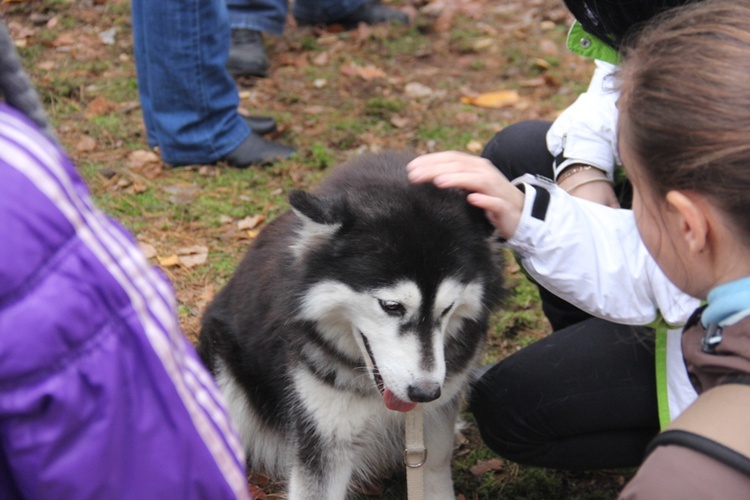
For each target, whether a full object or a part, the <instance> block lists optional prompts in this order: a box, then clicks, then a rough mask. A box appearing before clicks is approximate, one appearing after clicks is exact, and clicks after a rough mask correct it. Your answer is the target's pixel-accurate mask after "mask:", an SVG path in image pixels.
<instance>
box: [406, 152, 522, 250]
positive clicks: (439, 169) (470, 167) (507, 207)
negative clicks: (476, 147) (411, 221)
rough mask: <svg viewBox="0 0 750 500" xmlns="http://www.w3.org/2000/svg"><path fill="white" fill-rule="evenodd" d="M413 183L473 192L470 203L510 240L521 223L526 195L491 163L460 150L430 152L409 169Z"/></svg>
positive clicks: (500, 233) (468, 197) (419, 158)
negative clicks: (428, 183) (431, 184)
mask: <svg viewBox="0 0 750 500" xmlns="http://www.w3.org/2000/svg"><path fill="white" fill-rule="evenodd" d="M406 169H407V172H408V176H409V182H411V183H413V184H419V183H423V182H432V183H433V184H435V186H437V187H439V188H441V189H445V188H461V189H464V190H466V191H469V194H468V196H467V197H466V199H467V201H468V202H469V203H470V204H472V205H474V206H475V207H478V208H481V209H482V210H484V211H485V213H486V214H487V218H488V219H489V221H490V223H492V225H493V226H495V229H497V231H498V234H499V236H500V237H502V238H504V239H509V238H510V237H512V236H513V234H514V233H515V232H516V228H518V223H519V222H520V220H521V212H522V210H523V202H524V194H523V193H522V192H521V191H520V190H519V189H518V188H517V187H515V186H514V185H513V184H511V183H510V182H509V181H508V179H507V177H505V176H504V175H503V174H502V173H500V171H499V170H498V169H497V167H495V166H494V165H493V164H492V163H490V161H489V160H486V159H484V158H480V157H478V156H472V155H469V154H466V153H459V152H457V151H447V152H442V153H430V154H426V155H422V156H419V157H417V158H415V159H414V160H412V161H411V162H410V163H409V164H408V165H407V167H406Z"/></svg>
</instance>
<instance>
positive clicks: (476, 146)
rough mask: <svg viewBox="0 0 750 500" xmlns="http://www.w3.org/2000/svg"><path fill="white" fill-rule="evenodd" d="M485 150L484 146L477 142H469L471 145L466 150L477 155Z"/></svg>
mask: <svg viewBox="0 0 750 500" xmlns="http://www.w3.org/2000/svg"><path fill="white" fill-rule="evenodd" d="M483 148H484V145H483V144H482V143H481V142H479V141H477V140H472V141H469V143H468V144H467V145H466V150H467V151H468V152H469V153H475V154H478V153H481V152H482V149H483Z"/></svg>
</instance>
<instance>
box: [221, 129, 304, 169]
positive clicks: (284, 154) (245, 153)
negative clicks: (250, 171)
mask: <svg viewBox="0 0 750 500" xmlns="http://www.w3.org/2000/svg"><path fill="white" fill-rule="evenodd" d="M292 154H294V148H293V147H291V146H284V145H283V144H278V143H276V142H273V141H269V140H267V139H264V138H262V137H261V136H259V135H258V134H256V133H251V134H250V135H248V136H247V139H245V140H244V141H242V143H241V144H240V145H239V146H237V147H236V148H235V149H234V150H233V151H232V152H230V153H229V154H227V155H224V157H222V158H221V161H225V162H227V163H228V164H229V166H231V167H236V168H247V167H249V166H251V165H266V164H269V163H273V162H274V161H276V160H285V159H287V158H289V157H290V156H292Z"/></svg>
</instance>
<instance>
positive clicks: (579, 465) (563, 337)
mask: <svg viewBox="0 0 750 500" xmlns="http://www.w3.org/2000/svg"><path fill="white" fill-rule="evenodd" d="M549 126H550V123H549V122H541V121H534V122H521V123H518V124H516V125H513V126H511V127H508V128H506V129H504V130H503V131H502V132H500V133H498V134H497V135H496V136H495V137H494V138H493V139H492V140H491V141H490V142H489V143H488V144H487V146H486V147H485V150H484V152H483V153H482V156H484V157H486V158H488V159H490V161H492V162H493V163H494V164H495V165H496V166H497V167H498V168H499V169H500V170H501V171H502V172H503V173H504V174H505V175H506V176H507V177H509V178H515V177H518V176H520V175H522V174H524V173H527V172H528V173H533V174H537V175H543V176H546V177H552V156H551V155H550V153H549V152H548V151H547V148H546V142H545V135H546V132H547V130H548V129H549ZM540 294H541V298H542V307H543V309H544V313H545V315H546V316H547V318H548V319H549V320H550V323H551V324H552V326H553V329H554V330H555V331H554V333H552V334H551V335H549V336H548V337H546V338H544V339H542V340H539V341H538V342H536V343H534V344H532V345H530V346H528V347H526V348H524V349H522V350H520V351H518V352H517V353H515V354H513V355H511V356H509V357H508V358H506V359H504V360H503V361H501V362H499V363H497V364H496V365H494V366H493V367H491V368H490V369H489V371H487V372H486V373H485V374H484V375H483V376H482V377H481V378H480V379H479V380H478V381H477V382H475V383H474V385H473V387H472V392H471V396H470V408H471V411H472V412H473V414H474V416H475V418H476V420H477V424H478V426H479V430H480V432H481V434H482V438H483V439H484V441H485V443H486V444H487V445H488V446H489V447H490V448H491V449H492V450H494V451H495V452H496V453H498V454H499V455H501V456H503V457H505V458H507V459H510V460H513V461H515V462H518V463H522V464H527V465H536V466H540V467H550V468H557V469H568V470H585V469H600V468H617V467H630V466H636V465H638V464H640V462H641V460H642V459H643V454H644V451H645V449H646V446H647V445H648V443H649V441H650V440H651V439H652V438H653V437H654V436H655V435H656V434H657V433H658V431H659V421H658V409H657V401H656V374H655V366H654V365H655V360H654V338H653V331H651V330H650V329H647V328H637V327H632V326H625V325H618V324H615V323H611V322H608V321H604V320H601V319H596V318H592V317H591V316H589V315H588V314H586V313H584V312H583V311H580V310H579V309H576V308H575V307H573V306H572V305H570V304H569V303H567V302H566V301H564V300H562V299H560V298H558V297H556V296H555V295H553V294H551V293H549V292H547V291H546V290H545V289H544V288H542V287H540Z"/></svg>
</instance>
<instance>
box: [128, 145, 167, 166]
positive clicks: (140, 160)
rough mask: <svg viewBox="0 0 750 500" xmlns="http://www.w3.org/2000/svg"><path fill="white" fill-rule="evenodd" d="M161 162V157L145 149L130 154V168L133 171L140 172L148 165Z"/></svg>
mask: <svg viewBox="0 0 750 500" xmlns="http://www.w3.org/2000/svg"><path fill="white" fill-rule="evenodd" d="M160 161H161V160H160V159H159V155H157V154H156V153H154V152H153V151H146V150H144V149H137V150H135V151H131V152H130V153H129V154H128V167H130V168H132V169H133V170H139V169H141V168H143V167H144V166H145V165H146V164H148V163H159V162H160Z"/></svg>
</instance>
